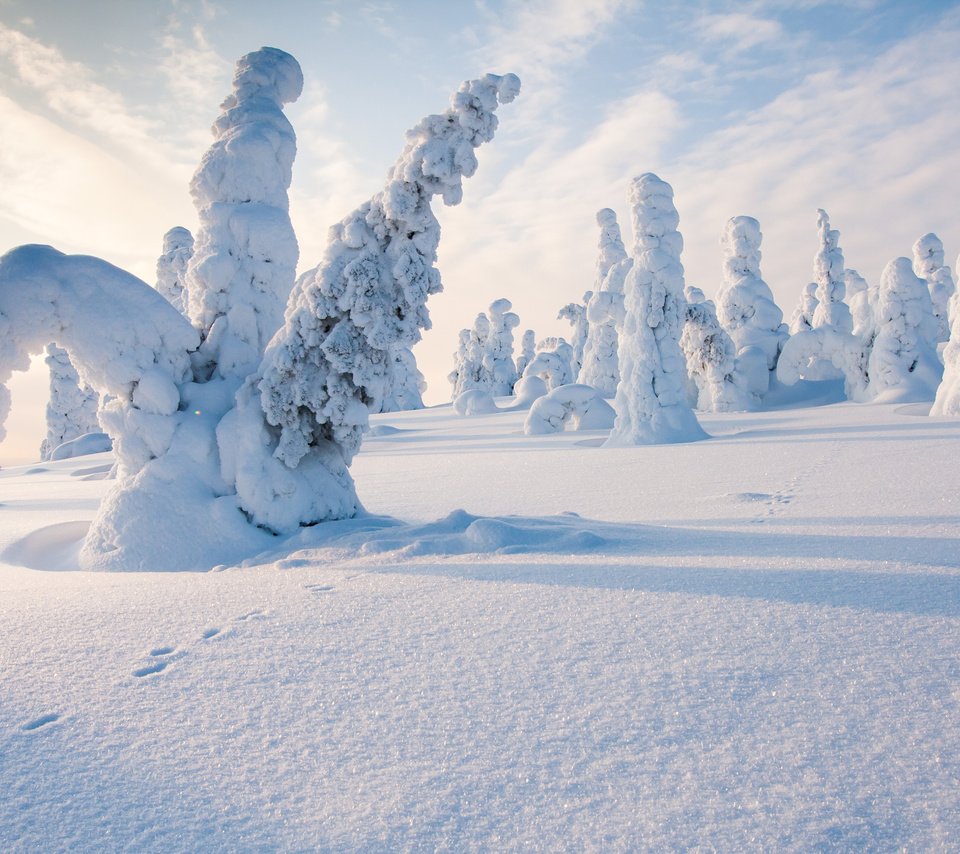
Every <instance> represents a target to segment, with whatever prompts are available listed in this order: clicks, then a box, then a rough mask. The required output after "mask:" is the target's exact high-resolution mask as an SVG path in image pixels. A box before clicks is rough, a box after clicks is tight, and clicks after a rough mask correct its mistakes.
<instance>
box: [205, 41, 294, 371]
mask: <svg viewBox="0 0 960 854" xmlns="http://www.w3.org/2000/svg"><path fill="white" fill-rule="evenodd" d="M302 90H303V74H302V72H301V71H300V66H299V64H298V63H297V61H296V60H295V59H294V58H293V57H292V56H290V54H288V53H284V52H283V51H282V50H277V49H276V48H269V47H265V48H262V49H260V50H258V51H255V52H254V53H250V54H247V55H246V56H244V57H242V58H241V59H240V61H239V62H238V63H237V67H236V71H235V73H234V77H233V92H232V93H231V94H230V95H228V96H227V98H226V100H224V102H223V104H222V105H221V109H222V110H223V112H222V113H221V114H220V116H219V117H218V118H217V120H216V121H215V122H214V123H213V128H212V130H213V135H214V143H213V145H211V146H210V148H209V149H208V150H207V152H206V153H205V154H204V155H203V159H202V160H201V161H200V166H199V167H198V168H197V171H196V173H195V174H194V176H193V180H192V181H191V183H190V193H191V195H192V196H193V201H194V204H195V205H196V208H197V213H198V215H199V218H200V229H199V231H198V232H197V237H196V243H195V246H194V252H193V256H192V258H191V259H190V264H189V266H188V267H187V296H188V313H189V315H190V318H191V320H192V321H193V323H194V325H195V326H196V327H197V329H199V330H200V335H201V338H202V341H203V343H202V344H201V346H200V352H199V353H198V356H197V357H196V358H195V362H196V364H197V371H198V378H200V379H202V378H204V375H205V374H209V373H210V372H211V371H215V372H216V374H217V375H218V376H221V377H227V378H230V379H233V380H234V381H236V382H240V381H241V380H243V378H244V377H246V376H247V374H249V373H250V372H251V371H253V370H255V369H256V367H257V365H258V364H259V362H260V356H261V355H262V353H263V351H264V348H265V347H266V345H267V342H268V341H269V340H270V338H271V337H272V336H273V333H274V332H276V331H277V329H279V327H280V324H281V323H283V312H284V307H285V306H286V304H287V297H288V296H289V295H290V290H291V288H292V287H293V281H294V278H295V276H296V268H297V260H298V258H299V248H298V246H297V238H296V235H295V234H294V231H293V225H292V224H291V223H290V215H289V213H288V211H289V201H288V199H287V190H288V189H289V187H290V180H291V175H292V169H293V160H294V157H295V156H296V151H297V143H296V135H295V134H294V132H293V127H292V126H291V125H290V122H289V121H288V120H287V117H286V116H285V115H284V114H283V105H284V104H289V103H291V102H293V101H296V100H297V98H298V97H299V96H300V93H301V91H302Z"/></svg>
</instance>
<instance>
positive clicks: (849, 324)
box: [813, 208, 853, 332]
mask: <svg viewBox="0 0 960 854" xmlns="http://www.w3.org/2000/svg"><path fill="white" fill-rule="evenodd" d="M817 233H818V235H819V238H820V248H819V249H818V250H817V254H816V256H815V257H814V259H813V273H814V281H815V282H816V283H817V307H816V310H815V311H814V313H813V328H814V329H819V328H821V327H823V326H832V327H833V328H834V329H836V330H837V331H838V332H852V331H853V318H852V317H851V315H850V308H849V307H848V306H847V304H846V303H845V302H844V301H843V298H844V296H845V294H846V286H845V285H844V283H843V269H844V268H843V252H842V251H841V250H840V245H839V244H840V232H839V231H837V230H836V229H835V228H830V218H829V217H828V216H827V212H826V211H825V210H823V209H822V208H820V209H818V210H817Z"/></svg>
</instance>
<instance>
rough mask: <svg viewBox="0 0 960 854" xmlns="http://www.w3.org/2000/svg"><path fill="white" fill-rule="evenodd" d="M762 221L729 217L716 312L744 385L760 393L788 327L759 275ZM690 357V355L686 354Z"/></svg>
mask: <svg viewBox="0 0 960 854" xmlns="http://www.w3.org/2000/svg"><path fill="white" fill-rule="evenodd" d="M762 239H763V235H762V234H761V233H760V223H759V222H757V221H756V220H755V219H754V218H753V217H750V216H735V217H733V218H732V219H730V220H728V222H727V224H726V227H725V228H724V230H723V235H722V237H721V239H720V243H721V245H722V247H723V256H724V258H723V284H722V285H721V287H720V293H719V294H718V295H717V317H718V318H719V321H720V323H721V325H722V326H723V328H724V329H725V330H726V331H727V333H728V334H729V335H730V338H732V339H733V344H734V348H735V350H736V354H737V360H738V362H739V372H740V373H741V375H742V383H741V384H742V385H743V386H744V387H745V388H746V389H747V390H748V391H749V392H750V393H751V394H752V395H755V396H757V397H760V396H762V395H764V394H766V392H767V389H768V388H769V384H770V372H771V371H772V370H774V369H775V368H776V366H777V358H778V357H779V355H780V350H781V348H782V347H783V342H784V341H786V339H787V336H788V333H787V327H786V325H785V324H784V323H783V312H782V311H781V310H780V309H779V308H778V307H777V304H776V303H775V302H774V299H773V292H772V291H771V290H770V288H769V286H768V285H767V283H766V282H765V281H764V280H763V279H762V278H761V276H760V257H761V253H760V243H761V240H762ZM688 358H689V354H688Z"/></svg>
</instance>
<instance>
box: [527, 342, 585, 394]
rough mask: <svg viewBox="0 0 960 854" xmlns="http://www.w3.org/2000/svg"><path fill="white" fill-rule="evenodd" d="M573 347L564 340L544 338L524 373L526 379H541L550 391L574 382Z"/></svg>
mask: <svg viewBox="0 0 960 854" xmlns="http://www.w3.org/2000/svg"><path fill="white" fill-rule="evenodd" d="M572 363H573V347H572V346H571V345H570V344H568V343H567V342H566V341H565V340H564V339H563V338H556V337H549V338H544V339H543V340H542V341H540V342H539V343H538V344H537V352H536V354H535V355H534V357H533V359H532V360H531V361H530V363H529V364H528V365H527V367H526V368H525V369H524V371H523V376H524V378H528V377H540V379H542V380H543V381H544V382H545V383H546V384H547V388H548V389H555V388H557V387H559V386H562V385H568V384H570V383H572V382H573V379H574V377H573V364H572Z"/></svg>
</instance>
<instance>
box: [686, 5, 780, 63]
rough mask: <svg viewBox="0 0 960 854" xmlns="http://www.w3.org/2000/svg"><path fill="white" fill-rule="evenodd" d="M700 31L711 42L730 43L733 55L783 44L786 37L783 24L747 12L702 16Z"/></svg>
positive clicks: (698, 22) (697, 25)
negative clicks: (765, 46) (767, 45)
mask: <svg viewBox="0 0 960 854" xmlns="http://www.w3.org/2000/svg"><path fill="white" fill-rule="evenodd" d="M696 30H697V31H698V32H699V34H700V35H701V36H702V37H703V38H705V39H706V40H707V41H712V42H722V43H725V44H727V45H728V46H729V50H730V52H731V53H733V54H736V53H743V52H745V51H748V50H751V49H752V48H754V47H757V46H758V45H766V44H770V43H776V42H780V41H782V40H783V39H784V38H785V37H786V33H785V31H784V29H783V26H782V25H781V24H780V22H779V21H775V20H773V19H771V18H761V17H758V16H756V15H748V14H746V13H744V12H730V13H726V14H706V15H701V16H700V18H699V19H698V20H697V22H696Z"/></svg>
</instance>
